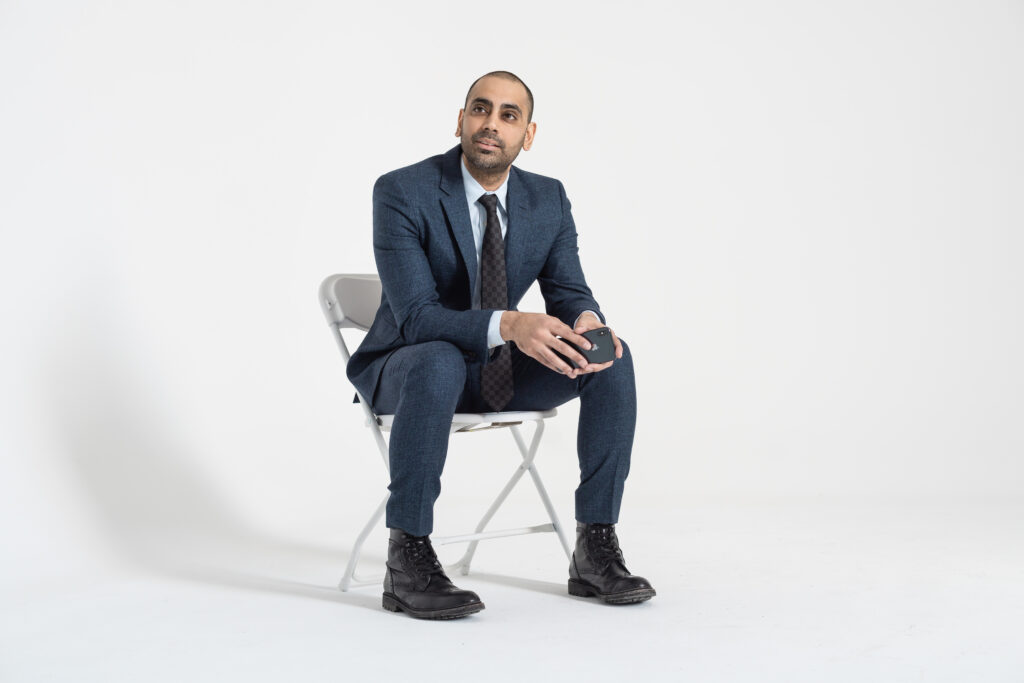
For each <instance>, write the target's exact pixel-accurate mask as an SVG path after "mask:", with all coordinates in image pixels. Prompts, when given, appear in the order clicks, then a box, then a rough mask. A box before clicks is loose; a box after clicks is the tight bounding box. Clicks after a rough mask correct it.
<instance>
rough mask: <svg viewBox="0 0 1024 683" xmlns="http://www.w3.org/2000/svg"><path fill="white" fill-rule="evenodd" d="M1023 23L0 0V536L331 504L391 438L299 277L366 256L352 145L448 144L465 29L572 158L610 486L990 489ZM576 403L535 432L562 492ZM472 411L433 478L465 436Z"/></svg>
mask: <svg viewBox="0 0 1024 683" xmlns="http://www.w3.org/2000/svg"><path fill="white" fill-rule="evenodd" d="M1022 29H1024V5H1022V4H1021V3H1020V2H974V3H969V4H968V3H953V4H935V3H930V2H867V3H865V2H856V3H854V2H849V3H819V2H786V3H769V4H765V3H756V2H746V3H743V2H737V3H668V2H661V3H655V2H633V3H629V4H628V5H622V4H607V5H601V4H598V5H594V4H591V3H587V4H584V3H573V4H570V3H565V4H561V3H550V2H543V3H539V2H521V3H516V4H514V5H513V6H508V5H497V6H491V5H488V6H474V5H472V4H469V3H412V2H403V3H398V4H389V3H382V4H380V6H378V7H375V6H371V4H370V3H360V4H359V6H352V5H350V4H348V3H329V2H287V3H286V2H273V3H272V2H241V1H240V0H238V1H234V2H231V1H228V0H207V1H204V2H181V3H138V2H124V1H115V2H95V1H94V2H88V1H86V2H67V3H58V2H27V1H12V0H3V1H2V2H0V226H2V230H3V245H4V246H3V249H2V250H0V278H2V294H0V296H2V299H0V303H2V322H0V325H2V335H3V336H2V339H3V354H2V360H0V363H2V378H3V379H2V386H3V389H2V397H0V398H2V402H3V403H2V406H0V408H2V410H0V420H2V422H0V425H2V448H3V453H2V472H0V514H2V518H3V520H4V521H3V523H2V524H3V526H4V529H3V534H4V538H5V545H6V546H7V548H14V549H15V551H16V556H17V558H18V561H17V562H13V563H10V564H8V563H5V566H4V568H3V570H2V571H3V572H4V573H5V574H8V575H12V576H21V575H23V576H32V577H35V578H40V577H43V578H45V577H46V576H47V575H48V574H50V573H54V572H58V573H63V572H67V571H71V570H75V571H80V570H85V569H89V568H96V567H103V566H105V563H106V562H107V559H106V558H107V557H108V556H112V555H110V553H109V552H108V551H110V550H116V549H118V548H123V547H125V546H131V547H134V548H136V549H138V548H145V546H146V544H147V543H151V544H159V543H163V542H164V541H165V540H166V539H167V538H170V537H171V536H173V535H175V534H185V535H188V534H196V533H198V532H199V530H202V531H203V532H204V533H210V532H211V530H213V532H214V536H211V538H212V537H215V535H216V534H217V533H219V534H221V535H222V536H223V535H231V534H236V535H244V534H253V533H262V534H279V535H281V536H287V535H289V534H291V533H293V532H294V530H296V529H302V528H311V525H312V526H315V525H316V524H318V523H321V524H329V525H333V526H330V529H331V533H332V534H333V533H334V531H337V537H338V539H339V542H340V541H341V539H344V540H345V542H347V541H348V538H349V536H350V531H352V532H354V530H355V529H356V528H357V527H358V525H359V523H361V518H362V516H363V514H364V511H365V508H366V507H367V505H368V504H369V502H370V501H373V500H375V499H376V498H377V497H378V496H379V495H380V494H381V493H382V492H383V488H382V487H383V476H382V475H383V473H382V471H381V469H380V465H379V463H378V461H377V456H376V455H375V452H374V450H373V446H372V442H371V440H370V438H369V434H368V433H367V432H366V431H365V430H364V429H363V428H362V427H361V418H360V415H359V413H358V410H357V407H356V406H353V405H352V404H351V403H349V401H350V400H351V396H352V391H351V388H350V387H349V386H348V385H347V382H346V380H345V375H344V370H343V367H342V365H341V360H340V357H339V356H338V355H337V352H336V349H335V348H334V346H333V342H332V341H331V339H330V336H329V334H328V331H327V329H326V327H325V325H324V323H323V319H322V317H321V314H320V312H319V309H318V307H317V301H316V289H317V285H318V284H319V282H320V280H321V279H322V278H323V277H324V276H326V275H328V274H330V273H333V272H346V271H347V272H365V271H369V270H372V269H373V267H374V265H373V255H372V251H371V247H370V230H371V204H370V191H371V187H372V184H373V182H374V180H375V179H376V177H377V176H378V175H380V174H381V173H383V172H386V171H388V170H391V169H393V168H396V167H399V166H404V165H406V164H410V163H413V162H415V161H418V160H420V159H423V158H425V157H427V156H430V155H433V154H437V153H440V152H443V151H444V150H446V149H448V148H449V147H450V146H452V145H454V144H456V142H457V140H456V138H455V137H454V135H453V133H454V129H455V120H456V115H457V112H458V109H459V107H460V106H461V105H462V102H463V97H464V96H465V92H466V89H467V88H468V86H469V84H470V83H471V82H472V80H473V79H474V78H476V77H477V76H479V75H480V74H482V73H484V72H486V71H489V70H492V69H508V70H511V71H514V72H515V73H517V74H518V75H520V76H521V77H522V78H523V79H524V80H525V81H526V82H527V83H528V84H529V85H530V86H531V88H532V89H533V92H534V94H535V96H536V102H537V107H536V116H535V120H536V121H537V123H538V132H537V139H536V143H535V147H534V149H533V150H532V151H530V152H524V153H523V154H522V155H521V156H520V159H519V160H518V162H517V163H518V165H519V166H521V167H522V168H524V169H527V170H531V171H535V172H538V173H543V174H545V175H551V176H554V177H557V178H560V179H561V180H562V181H563V182H564V183H565V186H566V188H567V191H568V193H569V197H570V199H571V200H572V202H573V207H574V209H573V210H574V215H575V218H576V222H577V226H578V229H579V233H580V245H581V258H582V261H583V265H584V268H585V270H586V273H587V277H588V280H589V283H590V285H591V287H592V288H593V290H594V292H595V295H596V297H597V299H598V301H599V302H600V303H601V306H602V309H603V310H604V312H605V313H606V314H607V316H608V319H609V321H610V323H611V324H612V326H613V327H614V328H615V329H616V330H617V331H618V332H619V334H621V335H622V336H623V337H624V338H626V339H627V340H629V342H630V344H631V346H632V348H633V350H634V353H635V354H636V357H637V360H636V364H637V373H638V383H639V391H640V420H639V424H638V434H637V440H636V447H635V451H634V469H633V473H632V474H631V478H630V482H629V484H628V489H627V497H626V500H625V503H624V513H623V514H624V518H626V517H627V516H628V515H630V514H634V515H637V514H638V513H637V512H631V510H632V511H636V510H640V509H642V508H643V506H644V505H645V504H648V503H652V504H658V505H661V506H662V507H661V508H660V509H662V510H664V509H666V508H668V509H670V508H671V501H673V500H676V499H680V498H684V497H691V496H698V495H716V496H734V497H752V496H816V497H828V498H830V497H837V496H896V497H934V496H971V497H976V496H999V497H1011V496H1012V497H1019V496H1020V495H1021V492H1022V483H1024V482H1022V477H1024V464H1022V460H1021V457H1020V455H1021V450H1022V446H1024V432H1022V428H1021V409H1022V407H1024V394H1022V386H1024V362H1022V360H1021V354H1020V348H1022V346H1024V325H1022V311H1024V300H1022V299H1024V274H1022V269H1021V267H1020V264H1021V261H1022V256H1024V248H1022V247H1024V237H1022V231H1021V228H1022V226H1024V204H1022V202H1021V189H1022V181H1024V161H1022V160H1024V133H1022V127H1021V125H1020V122H1021V121H1024V89H1022V88H1021V87H1020V85H1021V83H1022V82H1024V31H1022ZM531 297H532V298H530V299H529V300H528V302H527V304H529V305H526V304H524V306H523V307H522V308H523V310H528V309H532V310H540V307H541V303H540V300H539V297H538V296H537V295H536V292H535V291H534V292H533V294H531ZM355 341H356V340H355V338H353V342H355ZM575 414H576V409H575V408H574V407H572V406H567V407H566V408H565V409H564V410H563V411H562V415H563V416H562V417H561V418H560V419H559V420H558V421H556V422H554V423H552V426H551V428H550V430H549V436H548V437H547V438H548V441H547V447H546V449H545V451H544V453H543V454H542V456H541V463H542V465H543V467H544V468H545V469H546V471H547V472H549V473H550V474H549V476H550V478H551V480H552V482H553V484H554V485H553V488H554V489H555V491H553V493H555V494H556V499H557V502H558V503H559V505H560V511H561V513H562V514H563V516H565V517H570V516H571V509H572V508H571V495H572V484H573V479H574V477H575V465H574V441H575ZM466 438H467V439H469V440H467V441H458V442H453V446H452V449H451V452H450V460H449V463H453V462H456V460H458V462H457V463H456V464H455V465H453V466H451V467H449V470H448V472H447V473H446V480H445V486H446V491H447V490H451V491H453V492H457V491H459V490H460V486H462V487H463V488H465V486H472V484H473V482H475V481H476V479H477V478H479V477H482V476H484V475H485V474H486V472H487V471H488V468H489V467H490V465H489V464H487V463H486V462H485V463H481V462H480V461H479V460H475V459H474V458H473V455H474V454H478V453H479V451H480V450H481V449H483V450H486V448H490V445H491V444H492V443H497V442H491V441H475V442H474V441H472V439H473V438H477V437H466ZM479 438H481V439H487V438H490V437H483V436H481V437H479ZM481 444H486V446H483V445H481ZM513 457H514V456H513ZM508 464H509V466H511V464H512V461H511V460H510V461H508ZM506 469H508V467H505V465H502V469H501V471H502V475H503V474H504V471H505V470H506ZM452 495H453V496H456V495H457V494H456V493H453V494H452ZM443 500H445V498H444V497H442V501H443ZM452 500H454V501H455V502H454V503H453V504H454V505H455V508H453V509H455V510H456V511H457V510H458V500H459V499H458V498H457V497H454V498H453V499H452ZM356 518H359V519H358V520H357V519H356ZM125 541H128V542H127V543H125Z"/></svg>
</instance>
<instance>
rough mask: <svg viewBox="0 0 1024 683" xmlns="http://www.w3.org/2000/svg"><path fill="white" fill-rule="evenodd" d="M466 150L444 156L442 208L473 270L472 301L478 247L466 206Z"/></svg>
mask: <svg viewBox="0 0 1024 683" xmlns="http://www.w3.org/2000/svg"><path fill="white" fill-rule="evenodd" d="M461 163H462V148H461V147H460V146H459V145H456V146H455V147H453V148H452V149H450V150H448V151H447V152H446V153H445V155H444V165H443V169H442V172H441V191H442V192H444V193H445V196H443V197H441V205H442V206H443V207H444V211H445V214H446V215H447V216H448V221H449V222H450V223H451V226H452V232H454V233H455V242H456V243H457V244H458V245H459V252H460V253H461V254H462V260H463V262H465V264H466V269H467V270H469V297H470V299H472V296H473V291H474V289H475V288H476V270H477V265H476V243H475V242H474V241H473V228H472V224H471V223H470V220H469V206H468V205H467V204H466V188H465V186H464V185H463V183H462V169H460V168H459V164H461Z"/></svg>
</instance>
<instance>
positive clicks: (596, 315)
mask: <svg viewBox="0 0 1024 683" xmlns="http://www.w3.org/2000/svg"><path fill="white" fill-rule="evenodd" d="M583 313H590V314H592V315H593V316H594V317H595V318H597V319H598V320H600V319H601V316H599V315H598V314H597V313H595V312H594V311H591V310H590V309H587V310H585V311H583ZM583 313H580V314H579V315H578V316H576V322H574V323H573V324H572V329H574V330H575V329H576V326H577V325H579V324H580V318H582V317H583Z"/></svg>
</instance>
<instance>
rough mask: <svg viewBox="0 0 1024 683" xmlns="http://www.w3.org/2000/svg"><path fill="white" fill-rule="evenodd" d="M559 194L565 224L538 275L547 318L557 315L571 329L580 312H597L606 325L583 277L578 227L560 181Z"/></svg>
mask: <svg viewBox="0 0 1024 683" xmlns="http://www.w3.org/2000/svg"><path fill="white" fill-rule="evenodd" d="M558 193H559V198H560V201H561V205H562V222H561V225H560V227H559V231H558V236H557V237H556V238H555V243H554V244H553V245H552V247H551V251H550V252H548V258H547V261H545V263H544V267H543V268H542V269H541V271H540V275H538V276H537V282H538V283H539V284H540V292H541V294H542V295H543V296H544V305H545V309H546V311H547V314H548V315H553V316H555V317H556V318H558V319H559V320H561V321H562V322H564V323H565V324H566V325H569V326H570V327H572V325H573V324H574V323H575V321H576V318H577V317H578V316H579V315H580V313H582V312H583V311H586V310H591V311H593V312H594V313H596V314H597V317H598V318H600V319H601V322H602V323H604V322H607V321H606V320H605V318H604V314H603V313H601V308H600V307H599V306H598V305H597V301H595V300H594V296H593V294H592V293H591V291H590V287H588V286H587V282H586V279H585V278H584V277H583V267H582V266H581V265H580V255H579V251H580V250H579V247H578V245H577V239H576V224H575V223H574V222H573V220H572V205H571V204H570V203H569V198H568V197H566V196H565V188H564V187H563V186H562V183H561V182H559V183H558Z"/></svg>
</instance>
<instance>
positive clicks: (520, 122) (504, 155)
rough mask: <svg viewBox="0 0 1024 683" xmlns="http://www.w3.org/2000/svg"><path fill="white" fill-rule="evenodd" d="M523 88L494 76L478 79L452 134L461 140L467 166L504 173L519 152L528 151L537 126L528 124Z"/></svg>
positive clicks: (527, 108) (460, 111) (460, 112)
mask: <svg viewBox="0 0 1024 683" xmlns="http://www.w3.org/2000/svg"><path fill="white" fill-rule="evenodd" d="M529 107H530V102H529V100H528V99H527V96H526V88H524V87H523V86H522V85H520V84H519V83H516V82H515V81H511V80H508V79H505V78H499V77H497V76H488V77H487V78H481V79H480V81H479V82H478V83H477V84H476V85H474V86H473V89H472V90H471V91H470V93H469V100H468V101H467V102H466V108H465V109H460V110H459V123H458V127H457V128H456V130H455V134H456V135H458V136H460V137H461V138H462V153H463V154H464V155H465V157H466V161H467V164H468V165H470V166H471V167H472V166H475V167H476V168H478V169H480V170H482V171H504V170H505V169H507V168H508V167H509V166H510V165H511V164H512V162H513V161H515V159H516V157H517V156H519V150H522V149H527V150H528V149H530V145H532V144H533V134H534V131H536V129H537V124H536V123H533V122H531V123H527V122H526V117H527V115H528V114H529V113H530V111H529Z"/></svg>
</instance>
